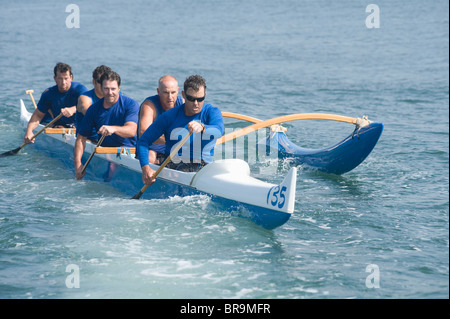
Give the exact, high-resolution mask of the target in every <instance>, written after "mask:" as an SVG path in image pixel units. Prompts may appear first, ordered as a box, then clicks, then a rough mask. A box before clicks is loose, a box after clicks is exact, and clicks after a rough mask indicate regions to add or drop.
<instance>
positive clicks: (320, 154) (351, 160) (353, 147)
mask: <svg viewBox="0 0 450 319" xmlns="http://www.w3.org/2000/svg"><path fill="white" fill-rule="evenodd" d="M382 132H383V124H382V123H378V122H373V123H370V124H369V125H367V126H365V127H362V128H359V129H358V130H355V132H353V133H352V134H350V135H349V136H348V137H346V138H345V139H343V140H342V141H340V142H339V143H337V144H335V145H333V146H330V147H326V148H322V149H308V148H302V147H299V146H297V145H295V144H294V143H292V142H291V141H290V140H289V139H288V138H287V136H286V134H284V133H283V132H277V133H274V134H273V135H271V136H269V137H267V139H266V140H264V141H263V142H262V143H261V144H263V145H265V146H266V147H270V151H271V152H273V151H275V152H276V151H278V158H280V159H285V158H286V159H289V160H290V161H291V163H292V164H293V165H302V166H307V167H311V168H314V169H317V170H319V171H322V172H325V173H331V174H338V175H340V174H344V173H347V172H349V171H351V170H352V169H354V168H355V167H357V166H358V165H359V164H361V163H362V162H363V161H364V160H365V159H366V157H367V156H368V155H369V154H370V152H372V150H373V148H374V147H375V145H376V144H377V142H378V139H379V138H380V136H381V133H382Z"/></svg>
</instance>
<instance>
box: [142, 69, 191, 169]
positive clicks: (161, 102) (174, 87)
mask: <svg viewBox="0 0 450 319" xmlns="http://www.w3.org/2000/svg"><path fill="white" fill-rule="evenodd" d="M156 91H157V93H158V94H157V95H153V96H149V97H148V98H146V99H145V100H144V102H142V104H141V108H140V111H139V126H138V138H140V137H141V135H142V134H144V132H145V131H146V130H147V128H148V127H149V126H150V125H151V124H152V123H153V122H154V121H155V120H156V118H157V117H158V116H159V115H161V114H162V113H164V112H166V111H168V110H170V109H171V108H173V107H175V106H178V105H182V104H183V103H184V99H183V98H182V97H181V96H178V92H179V87H178V81H177V79H176V78H175V77H174V76H172V75H164V76H162V77H161V78H160V79H159V81H158V88H157V89H156ZM165 143H166V140H165V138H164V136H161V137H160V138H159V139H157V140H156V141H155V142H154V143H153V144H152V145H151V146H150V152H149V161H150V163H153V164H159V161H158V159H157V155H158V153H164V151H165Z"/></svg>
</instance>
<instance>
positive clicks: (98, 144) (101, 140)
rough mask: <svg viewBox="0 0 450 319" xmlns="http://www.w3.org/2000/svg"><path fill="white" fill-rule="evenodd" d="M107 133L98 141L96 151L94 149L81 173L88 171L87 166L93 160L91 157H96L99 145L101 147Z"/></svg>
mask: <svg viewBox="0 0 450 319" xmlns="http://www.w3.org/2000/svg"><path fill="white" fill-rule="evenodd" d="M105 137H106V135H102V137H100V140H99V141H98V143H97V145H96V146H95V148H94V151H92V153H91V156H89V158H88V160H87V161H86V163H85V164H84V166H83V170H82V171H81V174H84V172H85V171H86V168H87V166H88V165H89V162H90V161H91V159H92V158H93V157H94V154H95V152H96V150H97V147H99V146H100V145H101V144H102V142H103V140H104V139H105Z"/></svg>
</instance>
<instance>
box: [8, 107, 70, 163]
mask: <svg viewBox="0 0 450 319" xmlns="http://www.w3.org/2000/svg"><path fill="white" fill-rule="evenodd" d="M61 117H62V113H61V114H59V115H58V116H57V117H55V118H54V119H53V120H52V121H51V122H50V123H48V124H46V125H45V126H44V127H43V128H41V129H40V130H39V132H37V133H36V134H34V135H33V137H32V138H31V140H33V139H35V138H36V137H37V136H38V135H39V134H41V133H42V132H44V130H45V129H46V128H47V127H49V126H50V125H53V124H54V123H55V122H56V121H58V120H59V119H60V118H61ZM25 145H27V143H23V144H22V145H20V146H19V147H18V148H15V149H13V150H11V151H8V152H5V153H3V154H0V156H6V155H13V154H16V153H17V152H19V151H20V150H21V149H22V148H24V147H25Z"/></svg>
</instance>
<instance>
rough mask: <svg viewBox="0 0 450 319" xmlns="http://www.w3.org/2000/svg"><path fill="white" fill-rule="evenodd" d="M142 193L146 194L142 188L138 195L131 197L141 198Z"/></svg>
mask: <svg viewBox="0 0 450 319" xmlns="http://www.w3.org/2000/svg"><path fill="white" fill-rule="evenodd" d="M142 194H144V192H143V191H142V190H140V191H139V193H137V194H136V195H134V196H133V197H131V199H139V198H141V196H142Z"/></svg>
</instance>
